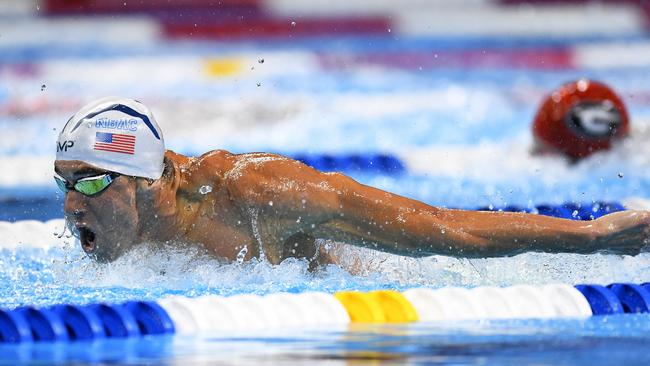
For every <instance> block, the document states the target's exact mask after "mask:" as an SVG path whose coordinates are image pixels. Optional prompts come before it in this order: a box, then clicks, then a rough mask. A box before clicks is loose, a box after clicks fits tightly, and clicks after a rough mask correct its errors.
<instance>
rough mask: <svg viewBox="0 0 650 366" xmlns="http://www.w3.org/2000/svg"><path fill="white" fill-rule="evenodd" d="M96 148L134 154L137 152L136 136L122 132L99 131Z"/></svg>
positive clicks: (96, 135) (96, 137)
mask: <svg viewBox="0 0 650 366" xmlns="http://www.w3.org/2000/svg"><path fill="white" fill-rule="evenodd" d="M94 149H95V150H101V151H110V152H115V153H121V154H130V155H133V154H134V153H135V136H133V135H125V134H122V133H108V132H97V133H96V134H95V146H94Z"/></svg>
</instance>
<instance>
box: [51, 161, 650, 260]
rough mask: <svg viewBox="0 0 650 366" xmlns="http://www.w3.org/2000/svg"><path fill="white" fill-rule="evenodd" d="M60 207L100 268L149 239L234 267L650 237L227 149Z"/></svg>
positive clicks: (630, 221)
mask: <svg viewBox="0 0 650 366" xmlns="http://www.w3.org/2000/svg"><path fill="white" fill-rule="evenodd" d="M55 171H56V172H57V174H59V175H60V176H62V177H63V178H65V179H66V180H68V182H70V183H73V182H75V181H76V180H77V179H79V178H83V177H88V176H94V175H98V174H101V173H105V171H104V170H102V169H97V168H95V167H93V166H92V165H89V164H86V163H83V162H80V161H56V162H55ZM202 187H203V188H202ZM64 211H65V217H66V219H67V220H68V221H69V222H70V223H72V224H73V225H74V226H75V227H76V228H77V230H76V231H78V233H77V234H78V235H79V236H80V241H81V244H82V247H83V249H84V250H85V251H86V253H88V254H89V255H90V256H92V257H94V258H96V259H97V260H99V261H112V260H115V259H116V258H118V257H119V256H120V255H122V254H123V253H125V252H126V251H128V250H129V249H130V248H132V247H133V246H135V245H138V244H140V243H142V242H149V243H176V242H178V243H187V244H191V245H200V246H203V247H204V248H206V249H207V250H208V251H209V252H210V253H212V254H214V255H215V256H217V257H219V258H223V259H226V260H230V261H232V260H235V259H236V258H237V255H238V254H239V253H240V252H241V251H242V248H244V247H245V248H247V251H246V255H245V259H250V258H254V257H258V258H259V257H260V254H261V251H260V249H261V250H262V254H263V255H264V256H265V258H266V259H268V260H269V262H270V263H273V264H277V263H280V262H281V261H282V260H283V259H285V258H288V257H298V258H307V259H309V260H310V261H311V262H312V264H315V265H317V264H322V263H331V262H337V261H338V258H335V257H332V256H329V255H328V254H327V253H324V252H322V251H321V253H317V247H316V245H315V244H314V239H316V238H322V239H330V240H333V241H336V242H343V243H347V244H352V245H357V246H362V247H368V248H373V249H377V250H380V251H384V252H389V253H394V254H399V255H405V256H411V257H422V256H428V255H433V254H442V255H449V256H456V257H468V258H479V257H499V256H512V255H515V254H519V253H523V252H528V251H535V252H549V253H558V252H571V253H585V254H586V253H594V252H599V251H602V252H609V253H617V254H630V255H635V254H638V253H639V251H640V250H641V248H642V247H643V246H644V245H645V244H646V243H647V241H648V237H649V235H650V212H646V211H623V212H618V213H613V214H609V215H607V216H604V217H602V218H599V219H597V220H593V221H573V220H565V219H558V218H552V217H547V216H541V215H535V214H525V213H509V212H481V211H464V210H450V209H442V208H437V207H432V206H429V205H426V204H424V203H422V202H419V201H416V200H413V199H409V198H405V197H401V196H398V195H395V194H392V193H389V192H385V191H382V190H379V189H376V188H373V187H369V186H365V185H363V184H360V183H358V182H356V181H354V180H353V179H351V178H349V177H347V176H345V175H342V174H338V173H322V172H319V171H317V170H315V169H312V168H311V167H309V166H307V165H305V164H302V163H301V162H298V161H296V160H292V159H289V158H286V157H283V156H279V155H274V154H265V153H251V154H239V155H236V154H231V153H229V152H227V151H223V150H217V151H211V152H209V153H206V154H204V155H202V156H200V157H196V158H191V157H187V156H183V155H180V154H176V153H174V152H172V151H167V152H166V154H165V172H164V173H163V176H162V177H161V178H160V179H157V180H147V179H144V178H135V177H130V176H124V175H121V176H118V177H117V178H116V179H115V181H114V182H113V183H112V184H111V185H110V186H109V187H108V188H106V189H105V190H104V191H102V192H100V193H99V194H97V195H95V196H92V197H87V196H84V195H83V194H81V193H79V192H76V191H70V192H68V193H67V194H66V196H65V207H64ZM242 253H243V252H242Z"/></svg>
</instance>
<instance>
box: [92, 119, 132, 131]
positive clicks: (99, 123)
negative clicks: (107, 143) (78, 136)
mask: <svg viewBox="0 0 650 366" xmlns="http://www.w3.org/2000/svg"><path fill="white" fill-rule="evenodd" d="M95 128H106V129H112V130H123V131H136V130H137V129H138V120H137V119H135V118H118V119H114V118H97V119H96V120H95Z"/></svg>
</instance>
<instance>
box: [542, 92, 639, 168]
mask: <svg viewBox="0 0 650 366" xmlns="http://www.w3.org/2000/svg"><path fill="white" fill-rule="evenodd" d="M629 129H630V122H629V120H628V115H627V110H626V109H625V106H624V105H623V102H622V101H621V98H620V97H619V96H618V95H616V93H615V92H614V91H613V90H612V89H610V88H609V87H608V86H607V85H605V84H603V83H599V82H597V81H592V80H587V79H580V80H577V81H574V82H570V83H567V84H564V85H562V86H561V87H560V88H559V89H557V90H555V91H553V93H551V95H549V96H547V97H546V99H545V100H544V102H543V103H542V105H541V107H540V108H539V111H538V112H537V115H536V116H535V121H534V122H533V136H534V137H535V140H536V144H537V148H538V149H539V150H557V151H560V152H562V153H563V154H565V155H567V156H568V157H570V158H572V159H579V158H583V157H585V156H587V155H589V154H591V153H593V152H595V151H599V150H605V149H609V148H610V147H611V144H612V141H614V140H617V139H621V138H623V137H626V136H627V135H628V133H629Z"/></svg>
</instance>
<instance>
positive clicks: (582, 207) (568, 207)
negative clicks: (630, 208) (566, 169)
mask: <svg viewBox="0 0 650 366" xmlns="http://www.w3.org/2000/svg"><path fill="white" fill-rule="evenodd" d="M478 210H479V211H503V212H528V213H538V214H540V215H545V216H553V217H559V218H563V219H570V220H585V221H588V220H593V219H597V218H599V217H601V216H604V215H607V214H609V213H612V212H618V211H625V206H623V204H621V203H619V202H601V201H597V202H593V203H573V202H569V203H563V204H560V205H547V204H545V205H537V206H534V207H523V206H516V205H508V206H505V207H492V206H490V207H479V208H478Z"/></svg>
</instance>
